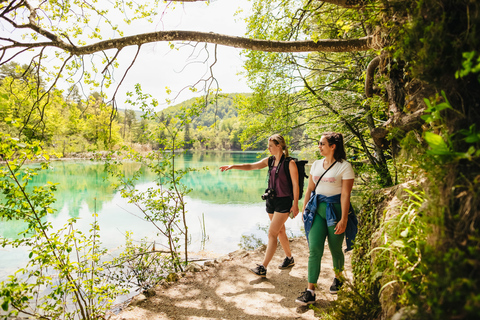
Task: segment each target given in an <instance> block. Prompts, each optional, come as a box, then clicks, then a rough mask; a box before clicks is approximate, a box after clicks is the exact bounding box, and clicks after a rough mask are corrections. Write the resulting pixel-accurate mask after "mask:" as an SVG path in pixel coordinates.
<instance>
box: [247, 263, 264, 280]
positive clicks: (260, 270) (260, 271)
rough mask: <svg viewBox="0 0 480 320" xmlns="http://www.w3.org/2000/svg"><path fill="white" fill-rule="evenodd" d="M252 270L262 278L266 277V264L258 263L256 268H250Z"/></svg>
mask: <svg viewBox="0 0 480 320" xmlns="http://www.w3.org/2000/svg"><path fill="white" fill-rule="evenodd" d="M249 270H250V272H253V273H255V274H256V275H257V276H260V277H262V278H265V277H266V276H267V269H265V267H264V266H262V265H261V264H257V266H256V267H255V268H252V269H249Z"/></svg>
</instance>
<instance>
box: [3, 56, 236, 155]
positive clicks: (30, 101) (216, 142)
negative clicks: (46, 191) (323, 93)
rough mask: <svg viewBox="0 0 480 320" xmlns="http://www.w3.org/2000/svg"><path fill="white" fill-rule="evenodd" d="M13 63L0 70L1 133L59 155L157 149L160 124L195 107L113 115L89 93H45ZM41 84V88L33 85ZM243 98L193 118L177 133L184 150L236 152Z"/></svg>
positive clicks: (218, 102) (230, 98) (211, 105)
mask: <svg viewBox="0 0 480 320" xmlns="http://www.w3.org/2000/svg"><path fill="white" fill-rule="evenodd" d="M25 69H26V66H20V65H19V64H17V63H15V62H11V63H8V64H5V65H3V66H1V67H0V131H1V132H3V133H7V134H10V135H11V136H13V137H15V138H18V139H26V140H29V141H31V140H39V141H42V142H43V143H44V144H45V146H46V147H47V148H49V149H51V151H55V152H57V153H59V155H60V156H69V155H71V154H74V153H82V152H90V151H101V150H111V149H114V148H116V147H119V146H121V145H130V146H132V145H135V146H137V147H139V146H145V145H147V146H149V147H152V148H158V147H161V146H159V145H158V143H155V142H154V140H155V139H153V138H152V132H154V131H155V130H154V129H155V128H158V122H159V121H168V118H169V117H171V116H177V115H179V114H180V113H181V112H182V109H184V108H188V107H190V106H192V105H193V104H197V108H198V103H199V102H198V100H199V99H195V98H194V99H190V100H188V101H185V102H182V103H180V104H178V105H175V106H172V107H169V108H167V109H164V110H159V111H157V110H155V112H156V113H157V117H155V118H154V119H155V120H153V118H149V117H145V116H144V112H142V111H138V110H132V109H128V108H125V109H118V110H114V109H113V107H112V106H111V105H109V104H108V103H107V102H106V101H107V99H106V97H104V96H102V94H100V93H98V92H94V93H92V94H90V95H89V96H88V98H84V97H82V95H81V94H80V91H79V89H78V87H77V86H75V85H73V86H72V87H70V89H69V90H66V91H62V90H58V89H52V90H50V91H49V92H47V91H46V90H47V89H46V87H45V82H44V81H43V79H40V81H37V80H38V79H37V78H38V75H37V74H32V73H29V72H25V71H24V70H25ZM38 83H40V85H38ZM245 97H246V95H245V94H241V93H235V94H222V95H221V96H218V97H217V98H216V99H212V101H208V102H207V103H205V101H203V104H204V105H203V106H202V107H201V108H200V109H199V110H200V112H198V115H196V116H192V117H191V122H190V123H187V124H186V125H185V127H184V128H182V133H181V134H182V135H183V136H182V137H180V138H181V139H182V140H183V141H185V146H184V148H185V149H194V150H241V144H240V138H239V137H240V134H241V133H242V131H243V129H242V128H241V125H240V123H239V121H238V119H237V115H238V114H237V109H236V107H235V106H236V103H237V102H236V101H239V100H244V99H245Z"/></svg>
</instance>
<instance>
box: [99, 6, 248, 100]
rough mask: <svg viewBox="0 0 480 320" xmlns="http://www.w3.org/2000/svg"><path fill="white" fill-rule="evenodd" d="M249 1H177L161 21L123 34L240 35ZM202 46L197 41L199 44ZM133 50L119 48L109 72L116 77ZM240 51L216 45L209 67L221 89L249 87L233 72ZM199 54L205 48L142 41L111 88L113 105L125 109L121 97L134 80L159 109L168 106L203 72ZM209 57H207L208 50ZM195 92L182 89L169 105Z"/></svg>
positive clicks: (239, 67)
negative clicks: (184, 32) (186, 32)
mask: <svg viewBox="0 0 480 320" xmlns="http://www.w3.org/2000/svg"><path fill="white" fill-rule="evenodd" d="M250 6H251V4H250V2H249V1H248V0H235V1H233V0H216V1H212V2H210V3H209V4H208V5H207V4H206V3H205V2H196V3H183V4H178V3H177V4H176V8H175V9H174V10H170V11H167V12H166V13H165V15H164V16H163V18H162V21H161V23H160V22H157V23H154V24H147V23H140V24H136V25H134V26H133V27H132V29H131V30H130V31H129V34H134V33H142V32H151V31H161V30H193V31H203V32H214V33H220V34H226V35H232V36H244V34H245V28H246V27H245V22H244V21H243V20H242V19H241V17H244V16H245V15H246V14H248V13H249V10H250ZM240 7H241V8H242V10H243V13H242V14H241V16H237V17H235V16H234V14H235V12H236V11H237V10H238V9H239V8H240ZM177 46H178V45H177ZM202 46H203V44H201V45H200V46H199V47H202ZM213 48H214V46H213V45H209V50H210V52H211V53H213ZM136 50H137V49H136V47H131V48H125V49H123V50H122V51H121V53H120V55H119V58H118V59H119V62H120V68H119V69H118V70H116V71H115V78H116V79H117V81H119V79H120V78H121V75H122V74H123V71H124V70H125V69H126V68H127V67H128V66H129V65H130V61H131V59H132V57H133V56H134V55H135V52H136ZM199 52H200V54H199ZM240 52H241V50H240V49H236V48H230V47H225V46H218V47H217V59H218V60H217V63H216V64H215V66H214V68H213V72H214V75H215V77H216V79H217V80H218V82H219V83H218V84H219V87H220V88H221V89H222V92H223V93H234V92H250V91H251V90H250V89H249V87H248V86H247V83H246V81H245V79H244V78H243V77H242V76H241V75H238V73H239V72H241V71H242V63H243V60H242V59H243V58H242V57H241V56H240ZM205 57H206V54H205V51H203V52H201V51H200V50H195V51H193V54H192V47H190V46H189V47H182V48H180V49H178V50H177V49H173V50H172V49H170V48H169V46H168V43H164V42H159V43H152V44H147V45H143V46H142V48H141V51H140V54H139V57H138V58H137V61H136V62H135V64H134V66H133V67H132V68H131V69H130V70H129V72H128V75H127V78H126V79H125V80H124V82H123V83H122V85H121V87H120V88H119V91H118V93H117V103H118V108H121V109H124V108H131V107H130V106H128V105H125V104H124V101H125V99H126V92H127V91H133V88H134V85H135V84H136V83H139V84H140V85H141V87H142V90H143V92H144V93H148V94H150V95H152V96H153V97H154V98H156V99H157V100H158V101H159V103H160V108H164V107H168V106H169V105H168V104H167V103H166V99H170V100H173V99H174V98H175V96H176V95H177V94H178V93H179V91H180V90H181V89H182V88H185V87H186V86H188V85H192V84H194V83H196V82H197V81H198V80H199V79H201V78H202V76H204V75H205V73H206V72H207V71H208V68H207V65H206V64H204V63H201V62H202V61H203V60H204V59H205ZM210 61H213V54H212V56H211V58H210ZM166 87H169V88H170V89H171V94H167V93H166ZM198 88H199V89H200V88H201V86H199V87H198ZM107 92H108V94H109V97H111V96H112V95H113V92H112V89H110V90H109V91H107ZM200 95H201V94H200V93H199V92H196V93H193V92H191V91H190V90H188V89H187V90H184V91H183V92H182V93H181V94H180V95H179V96H178V98H176V99H175V101H174V102H172V103H171V105H174V104H177V103H180V102H182V101H184V100H187V99H190V98H192V97H197V96H200Z"/></svg>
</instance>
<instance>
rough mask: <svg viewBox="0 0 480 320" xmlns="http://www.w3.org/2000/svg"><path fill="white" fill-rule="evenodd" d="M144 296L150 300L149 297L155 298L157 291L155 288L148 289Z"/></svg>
mask: <svg viewBox="0 0 480 320" xmlns="http://www.w3.org/2000/svg"><path fill="white" fill-rule="evenodd" d="M143 294H144V295H145V296H146V297H147V298H149V297H153V296H154V295H156V294H157V293H156V292H155V289H153V288H150V289H147V290H145V291H143Z"/></svg>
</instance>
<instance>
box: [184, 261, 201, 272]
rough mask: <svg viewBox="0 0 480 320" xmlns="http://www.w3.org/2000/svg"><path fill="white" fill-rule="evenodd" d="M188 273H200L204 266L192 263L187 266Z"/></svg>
mask: <svg viewBox="0 0 480 320" xmlns="http://www.w3.org/2000/svg"><path fill="white" fill-rule="evenodd" d="M186 271H189V272H200V271H202V266H200V265H199V264H197V263H190V264H189V265H188V266H187V268H186Z"/></svg>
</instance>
